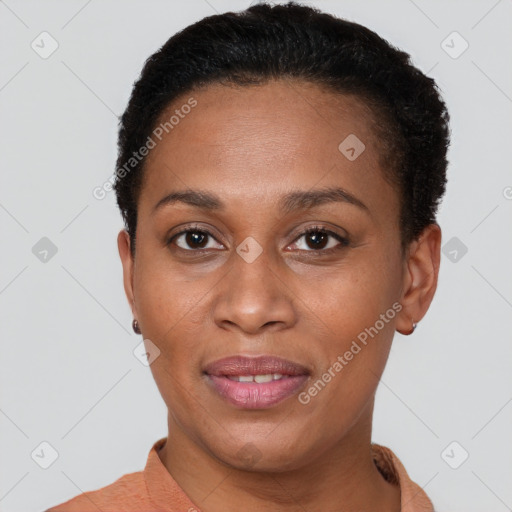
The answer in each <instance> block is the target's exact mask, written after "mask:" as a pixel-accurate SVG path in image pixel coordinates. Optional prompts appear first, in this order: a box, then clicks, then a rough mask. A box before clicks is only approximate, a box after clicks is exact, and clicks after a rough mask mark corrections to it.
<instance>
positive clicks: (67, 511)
mask: <svg viewBox="0 0 512 512" xmlns="http://www.w3.org/2000/svg"><path fill="white" fill-rule="evenodd" d="M147 505H151V502H150V501H149V496H148V493H147V489H146V484H145V481H144V475H143V472H142V471H138V472H136V473H128V474H126V475H123V476H122V477H120V478H118V479H117V480H116V481H115V482H113V483H111V484H110V485H107V486H106V487H102V488H101V489H97V490H94V491H89V492H85V493H82V494H79V495H77V496H75V497H74V498H71V499H70V500H68V501H66V502H64V503H61V504H59V505H56V506H55V507H52V508H50V509H47V510H46V511H45V512H89V511H90V512H98V510H101V511H102V512H108V511H111V510H116V511H119V510H121V508H122V510H123V511H125V512H132V511H133V512H135V511H137V512H140V510H144V508H141V507H144V506H146V507H147ZM146 510H147V508H146Z"/></svg>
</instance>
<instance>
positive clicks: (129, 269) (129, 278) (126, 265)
mask: <svg viewBox="0 0 512 512" xmlns="http://www.w3.org/2000/svg"><path fill="white" fill-rule="evenodd" d="M117 248H118V250H119V256H120V257H121V263H122V264H123V284H124V292H125V294H126V298H127V299H128V304H129V305H130V307H131V309H132V314H133V317H134V318H137V310H136V308H135V296H134V293H133V270H134V261H133V258H132V254H131V250H130V235H129V234H128V232H127V231H126V230H125V229H123V230H121V231H120V232H119V234H118V235H117Z"/></svg>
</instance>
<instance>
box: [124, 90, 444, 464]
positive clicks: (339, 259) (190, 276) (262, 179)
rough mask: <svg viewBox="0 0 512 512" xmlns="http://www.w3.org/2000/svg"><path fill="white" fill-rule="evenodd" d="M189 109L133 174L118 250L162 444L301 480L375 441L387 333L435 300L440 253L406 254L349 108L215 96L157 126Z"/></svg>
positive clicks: (368, 131) (224, 93)
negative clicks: (161, 406)
mask: <svg viewBox="0 0 512 512" xmlns="http://www.w3.org/2000/svg"><path fill="white" fill-rule="evenodd" d="M190 97H193V98H194V99H195V100H196V101H197V105H196V106H195V107H194V108H193V109H191V111H190V112H189V113H188V114H187V115H185V116H183V118H180V121H179V123H178V124H176V125H175V126H174V127H173V129H172V130H169V133H168V134H166V135H165V137H162V140H161V141H160V142H158V144H157V145H156V147H154V148H153V149H152V150H151V152H150V154H149V156H148V159H147V161H146V168H145V179H144V183H143V187H142V190H141V194H140V197H139V202H138V224H137V235H136V255H135V259H134V260H132V258H131V256H130V254H129V250H128V248H129V240H128V237H127V235H126V233H125V232H124V231H123V232H121V233H120V235H119V238H118V242H119V250H120V254H121V257H122V260H123V267H124V280H125V289H126V293H127V296H128V300H129V302H130V305H131V306H132V309H133V314H134V317H135V318H137V319H138V321H139V325H140V327H141V330H142V333H143V337H144V339H146V340H151V342H152V343H153V344H154V345H155V346H157V347H158V349H159V350H160V354H159V356H158V357H157V358H156V359H155V360H154V362H153V363H152V364H151V370H152V372H153V375H154V378H155V380H156V383H157V385H158V388H159V390H160V392H161V394H162V397H163V399H164V401H165V403H166V404H167V407H168V409H169V421H170V423H172V424H173V428H177V429H179V431H180V432H181V433H184V435H186V436H187V438H188V439H191V440H192V441H193V442H194V443H195V444H196V445H198V446H201V447H202V448H203V449H204V450H205V451H206V452H207V453H209V454H211V455H213V456H214V457H215V458H216V459H218V460H220V461H223V462H225V463H226V464H228V465H231V466H233V467H239V468H243V467H248V466H247V465H248V464H249V462H248V460H249V459H251V457H252V459H251V460H252V462H254V460H255V459H258V468H259V469H262V470H265V469H271V468H273V469H275V468H279V470H285V469H293V468H298V467H301V466H303V465H305V464H306V463H307V461H310V460H312V459H314V458H316V457H318V456H319V455H321V454H325V453H329V451H331V450H333V449H334V447H336V446H339V445H340V443H341V444H342V443H343V442H344V441H346V440H348V439H349V438H350V439H352V440H354V439H357V437H358V435H360V434H361V433H362V432H363V431H364V432H368V430H367V429H368V428H371V415H372V407H373V397H374V393H375V390H376V387H377V384H378V380H379V378H380V376H381V374H382V372H383V369H384V366H385V363H386V360H387V357H388V353H389V349H390V346H391V342H392V338H393V335H394V331H395V329H396V328H397V327H399V326H400V325H401V326H402V328H403V329H404V330H408V329H410V324H411V316H413V317H415V318H413V319H414V320H415V321H418V320H419V319H420V317H421V316H422V315H423V314H424V312H425V311H426V308H427V307H428V304H429V302H430V299H431V296H432V294H433V290H434V289H435V277H436V276H437V272H435V273H434V278H427V277H426V276H428V275H429V271H431V270H432V269H431V268H430V269H429V268H427V267H429V265H431V266H432V265H433V266H435V260H436V258H435V253H436V250H437V251H438V244H437V245H436V241H435V237H434V238H432V237H429V236H426V237H425V240H427V241H426V242H421V243H419V244H416V245H415V246H414V247H413V248H412V249H414V250H412V251H411V256H403V255H402V253H401V250H400V230H399V224H398V219H399V195H398V191H397V190H396V188H394V187H393V186H392V185H390V184H389V183H388V182H387V181H386V180H385V179H384V173H383V170H382V168H381V167H380V164H379V162H380V161H381V158H380V152H379V151H380V149H379V141H378V139H377V138H376V136H374V134H373V128H372V122H371V113H370V112H369V111H368V109H367V108H366V107H365V105H364V104H363V103H362V102H360V101H359V100H357V98H355V97H352V96H343V95H339V94H334V93H331V92H327V91H325V90H322V89H320V88H318V87H317V86H316V85H313V84H306V83H302V82H284V81H277V82H271V83H268V84H266V85H261V86H251V87H242V88H231V87H225V86H221V85H215V86H209V87H207V88H203V89H198V90H195V91H193V92H192V93H191V94H190V95H188V96H186V97H183V98H181V99H180V100H179V101H175V102H174V103H173V105H172V108H170V109H169V111H168V112H166V114H165V115H164V116H163V117H162V119H168V118H169V117H170V116H171V115H172V113H173V112H174V111H175V109H179V108H180V106H181V105H183V104H185V103H187V100H188V99H189V98H190ZM187 110H188V109H187ZM347 137H349V139H347ZM355 137H357V139H356V138H355ZM345 139H347V141H346V142H345V143H344V144H342V145H341V149H340V148H339V146H340V143H342V142H343V141H344V140H345ZM358 141H360V142H358ZM361 143H362V144H364V150H363V151H362V152H361V149H362V148H363V146H362V145H361ZM354 157H355V158H354ZM183 191H188V192H191V194H189V195H181V196H176V195H174V196H170V195H171V194H176V193H177V192H183ZM199 193H201V194H202V195H199ZM308 230H310V232H308ZM433 232H434V233H435V232H436V231H435V230H434V231H433ZM422 244H423V245H422ZM432 254H434V256H432ZM418 255H419V256H418ZM422 262H423V263H424V264H423V266H422ZM431 274H432V272H430V275H431ZM422 277H425V279H422ZM420 282H421V283H422V284H421V285H420V284H419V283H420ZM421 286H423V287H424V288H421ZM420 303H421V304H420ZM146 343H147V342H146ZM147 347H148V351H149V352H150V353H151V351H152V350H153V348H152V347H153V345H151V344H148V345H147ZM260 356H263V357H260ZM232 357H234V358H235V359H233V360H227V361H226V360H225V358H232ZM283 360H284V363H283ZM276 374H277V375H276ZM254 375H259V377H256V380H254ZM269 375H271V377H269ZM280 375H281V376H280ZM240 380H241V382H239V381H240ZM245 381H247V382H245ZM249 381H251V382H249ZM361 435H362V434H361ZM244 450H245V451H244ZM247 451H249V452H251V451H252V452H251V453H249V457H247Z"/></svg>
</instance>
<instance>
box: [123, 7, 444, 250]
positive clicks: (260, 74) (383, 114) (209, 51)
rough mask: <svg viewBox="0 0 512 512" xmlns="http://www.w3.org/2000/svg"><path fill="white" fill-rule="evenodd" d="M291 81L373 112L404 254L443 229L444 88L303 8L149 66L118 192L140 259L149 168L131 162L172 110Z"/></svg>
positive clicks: (185, 40) (364, 36)
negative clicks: (230, 88)
mask: <svg viewBox="0 0 512 512" xmlns="http://www.w3.org/2000/svg"><path fill="white" fill-rule="evenodd" d="M291 78H294V79H299V80H303V81H305V82H311V83H314V84H317V85H319V86H324V87H327V88H329V89H330V90H333V91H335V92H338V93H340V94H350V95H355V96H357V97H359V98H360V99H362V100H363V102H364V103H365V104H367V105H368V106H369V107H370V109H371V111H372V112H373V119H374V123H373V124H374V129H375V130H376V132H375V133H376V135H377V136H378V139H379V141H380V142H381V144H380V145H381V147H382V148H383V149H382V151H383V153H384V154H381V155H380V158H381V162H382V163H383V165H382V167H383V170H384V171H385V174H386V176H387V178H388V180H389V181H391V182H392V183H394V184H395V185H396V186H397V188H398V190H399V194H400V204H401V206H400V230H401V241H402V248H404V247H406V245H407V244H408V243H409V242H411V241H413V240H414V239H416V238H417V237H418V236H419V234H420V233H421V232H422V231H423V229H424V228H425V227H426V226H427V225H429V224H431V223H434V222H436V213H437V209H438V206H439V202H440V200H441V198H442V196H443V194H444V191H445V187H446V167H447V159H446V153H447V150H448V145H449V135H450V134H449V126H448V122H449V115H448V112H447V109H446V105H445V104H444V102H443V100H442V98H441V95H440V93H439V90H438V87H437V85H436V83H435V81H434V80H433V79H432V78H429V77H427V76H425V75H424V74H423V73H422V72H421V71H420V70H419V69H417V68H416V67H415V66H414V65H413V64H412V63H411V59H410V56H409V55H408V54H407V53H405V52H403V51H401V50H399V49H398V48H395V47H394V46H392V45H391V44H390V43H388V42H387V41H386V40H384V39H382V38H381V37H380V36H378V35H377V34H376V33H374V32H372V31H371V30H369V29H368V28H366V27H364V26H362V25H359V24H357V23H353V22H350V21H347V20H344V19H340V18H337V17H335V16H332V15H330V14H327V13H323V12H321V11H320V10H319V9H317V8H314V7H310V6H305V5H300V4H297V3H296V2H288V3H287V4H281V5H270V4H267V3H258V4H256V5H253V6H252V7H249V8H248V9H246V10H244V11H241V12H226V13H223V14H218V15H213V16H208V17H206V18H203V19H202V20H200V21H198V22H197V23H194V24H192V25H190V26H188V27H186V28H185V29H183V30H181V31H180V32H178V33H177V34H175V35H174V36H172V37H171V38H170V39H169V40H168V41H167V42H166V43H165V44H164V45H163V46H162V47H161V48H160V49H159V50H158V51H157V52H156V53H154V54H153V55H152V56H151V57H149V58H148V60H147V61H146V62H145V64H144V67H143V69H142V72H141V74H140V77H139V78H138V80H137V81H136V82H135V84H134V87H133V90H132V94H131V97H130V100H129V103H128V106H127V108H126V110H125V112H124V114H123V115H122V116H121V118H120V128H119V141H118V159H117V163H116V169H117V170H116V177H115V182H114V189H115V191H116V195H117V203H118V205H119V208H120V211H121V214H122V216H123V220H124V223H125V227H126V230H127V231H128V233H129V235H130V241H131V248H132V255H135V233H136V228H137V202H138V198H139V195H140V190H141V187H142V183H143V181H142V178H143V170H144V163H145V160H146V159H145V158H140V157H139V159H138V160H136V161H135V159H134V158H132V157H133V153H134V152H137V151H138V150H139V149H140V148H141V147H143V146H144V145H145V144H146V143H147V140H148V137H149V136H150V135H151V133H152V132H153V130H154V129H155V127H156V124H157V122H158V120H159V118H160V117H161V115H162V113H163V112H164V111H165V110H166V108H167V107H168V106H169V105H170V103H171V102H173V101H174V100H176V99H177V98H179V97H180V96H182V95H184V94H186V93H188V94H190V93H191V92H192V91H193V89H194V88H199V87H201V86H206V85H209V84H216V83H218V84H224V85H235V86H250V85H256V84H264V83H266V82H268V81H269V80H273V79H277V80H279V79H283V80H285V79H291ZM340 142H341V141H340ZM130 158H132V163H133V166H132V168H131V169H129V172H127V171H126V169H127V166H126V163H127V162H128V161H130ZM123 166H124V172H119V171H120V170H121V169H123Z"/></svg>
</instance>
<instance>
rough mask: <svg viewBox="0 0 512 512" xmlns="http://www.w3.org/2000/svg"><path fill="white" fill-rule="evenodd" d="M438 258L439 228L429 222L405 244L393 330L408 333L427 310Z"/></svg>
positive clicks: (430, 300) (436, 271)
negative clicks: (402, 270)
mask: <svg viewBox="0 0 512 512" xmlns="http://www.w3.org/2000/svg"><path fill="white" fill-rule="evenodd" d="M440 260H441V228H440V227H439V226H438V225H437V224H429V225H428V226H427V227H426V228H425V229H424V230H423V232H422V233H421V235H420V236H419V238H418V239H417V240H415V241H414V242H412V243H411V244H410V246H409V248H408V251H407V256H406V258H405V262H404V276H403V282H404V284H403V288H402V294H401V298H400V303H401V304H402V310H401V311H400V313H399V314H398V316H397V321H396V330H397V331H398V332H400V333H402V334H411V333H412V331H413V330H414V328H413V323H417V322H419V321H420V320H421V319H422V318H423V317H424V316H425V314H426V312H427V310H428V308H429V307H430V303H431V302H432V299H433V298H434V293H435V291H436V288H437V279H438V275H439V264H440Z"/></svg>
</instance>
